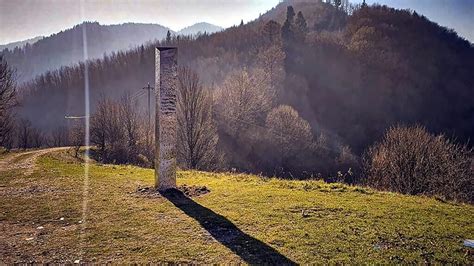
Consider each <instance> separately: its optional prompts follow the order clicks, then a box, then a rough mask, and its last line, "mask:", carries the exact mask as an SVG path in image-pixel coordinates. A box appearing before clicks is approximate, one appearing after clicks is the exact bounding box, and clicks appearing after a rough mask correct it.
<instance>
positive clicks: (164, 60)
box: [155, 47, 178, 191]
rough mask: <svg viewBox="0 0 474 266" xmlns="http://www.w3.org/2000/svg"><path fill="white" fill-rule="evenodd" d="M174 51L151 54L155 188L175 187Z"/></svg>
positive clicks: (175, 88) (175, 77)
mask: <svg viewBox="0 0 474 266" xmlns="http://www.w3.org/2000/svg"><path fill="white" fill-rule="evenodd" d="M177 53H178V49H177V48H168V47H167V48H162V47H159V48H156V51H155V99H156V101H155V102H156V109H155V110H156V111H155V188H157V189H158V190H160V191H163V190H167V189H169V188H175V187H176V138H177V135H176V134H177V131H176V128H177V125H178V123H177V118H176V91H177V86H178V61H177Z"/></svg>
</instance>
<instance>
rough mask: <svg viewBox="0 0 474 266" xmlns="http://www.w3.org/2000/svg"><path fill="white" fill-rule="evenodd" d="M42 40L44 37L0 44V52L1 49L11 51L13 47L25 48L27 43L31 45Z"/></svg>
mask: <svg viewBox="0 0 474 266" xmlns="http://www.w3.org/2000/svg"><path fill="white" fill-rule="evenodd" d="M43 38H44V36H38V37H34V38H30V39H27V40H23V41H17V42H11V43H7V44H2V45H0V51H3V49H9V50H13V49H15V47H18V48H23V46H25V45H26V44H27V43H29V44H33V43H35V42H37V41H39V40H41V39H43Z"/></svg>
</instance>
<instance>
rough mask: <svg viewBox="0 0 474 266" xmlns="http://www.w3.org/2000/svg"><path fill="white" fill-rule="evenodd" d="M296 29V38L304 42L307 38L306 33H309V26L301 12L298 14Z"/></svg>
mask: <svg viewBox="0 0 474 266" xmlns="http://www.w3.org/2000/svg"><path fill="white" fill-rule="evenodd" d="M295 27H296V33H297V34H296V37H297V38H298V39H299V40H300V41H304V39H305V38H306V33H307V32H308V24H307V23H306V19H305V18H304V16H303V13H301V11H299V12H298V15H297V16H296V20H295Z"/></svg>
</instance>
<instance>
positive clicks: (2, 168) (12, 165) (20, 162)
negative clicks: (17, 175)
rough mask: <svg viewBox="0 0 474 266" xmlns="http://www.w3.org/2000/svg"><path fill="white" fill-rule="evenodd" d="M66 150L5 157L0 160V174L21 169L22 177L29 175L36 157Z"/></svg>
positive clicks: (43, 150) (29, 152) (34, 164)
mask: <svg viewBox="0 0 474 266" xmlns="http://www.w3.org/2000/svg"><path fill="white" fill-rule="evenodd" d="M66 149H69V147H59V148H48V149H41V150H34V151H27V152H20V153H14V154H11V155H7V156H6V157H5V158H2V159H0V173H2V172H6V171H11V170H17V169H21V170H23V174H24V175H31V174H32V173H33V172H34V170H35V168H36V160H37V159H38V157H40V156H42V155H44V154H47V153H50V152H54V151H60V150H66Z"/></svg>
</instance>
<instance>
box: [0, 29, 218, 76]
mask: <svg viewBox="0 0 474 266" xmlns="http://www.w3.org/2000/svg"><path fill="white" fill-rule="evenodd" d="M220 30H222V28H221V27H218V26H215V25H212V24H210V23H205V22H200V23H196V24H194V25H191V26H189V27H186V28H184V29H182V30H181V31H179V32H174V31H172V30H171V29H170V28H168V27H165V26H162V25H159V24H144V23H124V24H117V25H101V24H99V23H98V22H84V23H82V24H79V25H76V26H74V27H73V28H71V29H67V30H64V31H61V32H59V33H56V34H52V35H51V36H48V37H37V40H36V38H33V39H30V40H25V41H21V42H16V43H10V44H7V45H5V48H6V49H7V50H5V48H3V49H1V50H0V52H1V53H2V55H3V56H4V57H5V59H6V60H7V62H8V63H9V64H10V65H11V66H13V67H14V68H16V70H17V74H18V77H17V79H18V82H20V83H22V82H26V81H29V80H31V79H33V78H35V77H36V76H37V75H39V74H43V73H45V72H47V71H50V70H55V69H59V68H61V67H63V66H70V65H73V64H76V63H78V62H80V61H84V55H83V51H84V50H83V40H82V38H83V37H82V36H83V31H85V33H86V36H87V51H88V59H99V58H102V57H103V56H104V54H111V53H113V52H120V51H122V52H124V51H126V50H129V49H131V48H135V47H138V46H140V45H144V44H147V43H150V42H153V41H156V40H162V39H164V38H166V34H167V32H168V31H170V32H171V33H172V34H180V35H195V34H197V33H199V32H207V33H213V32H216V31H220ZM16 46H20V47H19V48H20V49H16V50H14V49H13V48H14V47H16Z"/></svg>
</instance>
